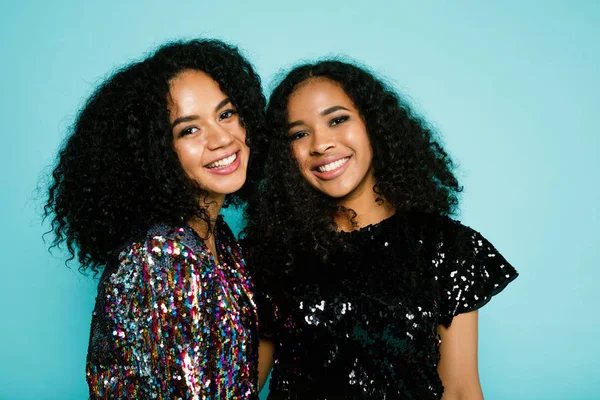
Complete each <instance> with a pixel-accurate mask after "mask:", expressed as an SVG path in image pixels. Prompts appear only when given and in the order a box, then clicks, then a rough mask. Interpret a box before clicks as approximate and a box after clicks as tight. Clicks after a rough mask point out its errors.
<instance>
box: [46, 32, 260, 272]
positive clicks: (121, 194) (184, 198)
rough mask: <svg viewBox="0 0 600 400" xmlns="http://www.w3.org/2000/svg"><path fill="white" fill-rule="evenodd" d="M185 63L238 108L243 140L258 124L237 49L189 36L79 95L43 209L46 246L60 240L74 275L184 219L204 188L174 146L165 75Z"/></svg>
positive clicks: (255, 80) (256, 98)
mask: <svg viewBox="0 0 600 400" xmlns="http://www.w3.org/2000/svg"><path fill="white" fill-rule="evenodd" d="M185 70H199V71H203V72H205V73H207V74H208V75H210V76H211V77H212V78H213V79H214V80H215V81H216V82H217V83H218V84H219V86H220V88H221V90H222V91H223V92H224V93H226V94H227V95H228V97H229V98H230V100H231V102H232V104H233V105H234V106H235V107H236V108H237V110H238V112H239V115H240V119H241V121H242V124H243V125H244V127H245V128H246V132H247V136H246V137H247V142H248V143H249V144H250V142H251V141H252V138H253V137H254V135H256V134H257V133H258V132H261V131H263V130H264V110H265V106H266V100H265V97H264V95H263V93H262V88H261V83H260V78H259V77H258V75H257V74H256V72H255V71H254V69H253V68H252V65H251V64H250V63H249V62H248V61H247V60H246V59H245V58H244V57H243V56H242V55H241V53H240V51H239V50H238V49H237V48H236V47H234V46H232V45H230V44H227V43H224V42H221V41H218V40H211V39H198V40H190V41H178V42H172V43H168V44H166V45H163V46H162V47H160V48H158V49H157V50H156V51H155V52H154V53H153V54H151V55H150V56H149V57H147V58H145V59H144V60H142V61H140V62H136V63H133V64H131V65H129V66H126V67H124V68H123V69H121V70H119V71H117V72H116V73H115V74H113V75H112V76H111V77H110V78H108V79H107V80H106V81H105V82H104V83H103V84H101V85H100V86H99V87H98V88H97V89H96V91H95V92H94V93H93V94H92V95H91V97H90V98H89V99H88V101H87V103H86V104H85V105H84V107H83V109H82V110H81V111H80V112H79V114H78V116H77V118H76V121H75V123H74V125H73V127H72V128H71V132H70V135H69V137H68V138H67V139H66V141H65V143H64V144H63V146H62V148H61V150H60V151H59V154H58V159H57V163H56V166H55V168H54V170H53V173H52V180H51V184H50V187H49V190H48V198H47V201H46V203H45V206H44V218H49V217H50V218H51V230H50V231H49V232H52V233H53V234H54V239H53V241H52V244H51V246H50V247H51V248H52V247H56V246H60V245H66V249H67V250H68V252H69V254H70V258H69V259H68V260H67V261H69V260H73V259H74V258H75V257H77V259H78V261H79V263H80V267H79V270H80V271H81V272H86V271H88V270H91V271H93V272H94V273H95V274H96V273H98V272H99V271H100V270H101V269H102V268H104V267H106V266H107V264H108V263H109V261H110V259H111V257H113V256H114V253H115V252H116V251H118V250H119V249H120V248H121V247H123V246H124V245H126V242H127V241H128V240H134V239H137V238H138V237H139V235H143V234H145V232H146V231H147V230H148V229H149V228H150V227H151V226H153V225H155V224H157V223H177V222H179V221H181V220H184V221H187V220H189V219H191V218H193V217H200V218H202V219H203V220H205V221H207V222H209V221H208V214H207V211H206V210H205V209H204V208H202V207H200V206H199V202H198V200H197V199H199V198H200V197H199V196H201V195H202V194H203V191H202V189H200V187H199V186H198V184H197V183H196V182H194V181H193V180H191V179H190V178H188V176H187V175H186V173H185V172H184V170H183V168H182V166H181V164H180V162H179V159H178V157H177V153H176V152H175V149H174V147H173V136H172V131H171V124H170V121H169V111H168V109H167V95H168V93H169V82H170V81H171V80H172V79H173V78H174V77H176V76H177V75H178V74H180V73H181V72H182V71H185ZM254 163H255V162H254V161H253V157H252V156H251V157H250V161H249V167H248V177H247V181H246V184H245V185H244V187H242V188H241V189H240V191H238V192H237V193H236V194H234V195H230V196H228V197H227V200H226V204H231V203H234V204H240V203H242V202H243V201H244V200H245V198H246V197H247V196H248V193H249V190H250V188H252V187H253V184H252V181H253V179H255V178H254V175H252V172H251V171H252V170H253V168H252V165H253V164H254Z"/></svg>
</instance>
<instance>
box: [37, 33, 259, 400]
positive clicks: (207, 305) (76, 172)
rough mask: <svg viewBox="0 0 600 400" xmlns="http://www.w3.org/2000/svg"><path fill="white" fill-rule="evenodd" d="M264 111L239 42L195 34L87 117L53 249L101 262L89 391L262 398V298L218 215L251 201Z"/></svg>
mask: <svg viewBox="0 0 600 400" xmlns="http://www.w3.org/2000/svg"><path fill="white" fill-rule="evenodd" d="M264 106H265V99H264V96H263V95H262V92H261V86H260V81H259V78H258V76H257V75H256V74H255V72H254V70H253V69H252V66H251V65H250V64H249V63H248V62H247V61H246V60H245V59H244V58H243V57H242V56H241V54H240V53H239V52H238V50H237V49H236V48H235V47H233V46H230V45H228V44H225V43H223V42H220V41H215V40H193V41H188V42H176V43H171V44H167V45H165V46H163V47H161V48H159V49H158V50H157V51H156V52H155V53H154V54H153V55H151V56H150V57H148V58H147V59H145V60H143V61H141V62H136V63H133V64H131V65H129V66H127V67H125V68H123V69H121V70H120V71H118V72H117V73H115V74H114V75H113V76H111V77H110V78H109V79H108V80H106V81H105V82H104V83H103V84H101V85H100V87H99V88H98V89H97V90H96V91H95V93H94V94H93V95H92V96H91V97H90V99H89V100H88V101H87V103H86V104H85V106H84V108H83V109H82V111H81V112H80V113H79V115H78V117H77V120H76V122H75V125H74V127H73V131H72V134H71V135H70V137H68V139H67V140H66V142H65V144H64V146H63V148H62V149H61V151H60V154H59V158H58V162H57V166H56V168H55V169H54V173H53V182H52V184H51V186H50V190H49V200H48V202H47V204H46V216H50V217H51V220H52V229H53V232H54V234H55V235H56V237H55V240H54V245H60V244H63V243H64V244H65V245H66V247H67V249H68V250H69V252H70V253H71V255H72V256H73V257H75V256H77V258H78V260H79V262H80V263H81V270H83V271H87V270H91V271H93V272H94V273H99V272H100V271H101V270H103V272H102V275H101V278H100V282H99V285H98V296H97V298H96V307H95V310H94V313H93V317H92V325H91V332H90V343H89V349H88V356H87V382H88V385H89V393H90V398H92V399H200V398H202V399H250V398H257V393H258V375H257V366H256V361H257V345H258V337H257V315H256V306H255V303H254V299H253V295H252V292H251V283H250V280H249V277H248V275H247V273H246V270H245V264H244V260H243V258H242V254H241V251H240V247H239V245H238V243H237V242H236V240H235V238H234V236H233V235H232V233H231V231H230V229H229V227H228V226H227V224H226V223H225V222H224V221H223V219H222V217H221V216H219V211H220V209H221V207H222V206H223V204H224V203H226V202H229V203H239V202H240V201H241V200H243V198H244V197H245V196H246V195H247V193H246V191H247V190H248V189H247V186H245V184H246V183H247V169H248V164H249V159H250V151H249V148H248V145H247V143H248V141H249V139H250V138H251V137H252V135H254V134H256V132H257V131H260V130H262V129H263V124H264ZM250 170H251V169H249V170H248V172H249V171H250ZM248 179H249V180H251V176H250V175H249V176H248Z"/></svg>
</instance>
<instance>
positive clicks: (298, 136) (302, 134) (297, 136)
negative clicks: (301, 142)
mask: <svg viewBox="0 0 600 400" xmlns="http://www.w3.org/2000/svg"><path fill="white" fill-rule="evenodd" d="M306 135H308V132H306V131H298V132H295V133H292V134H291V135H290V136H289V139H290V141H294V140H298V139H302V138H303V137H305V136H306Z"/></svg>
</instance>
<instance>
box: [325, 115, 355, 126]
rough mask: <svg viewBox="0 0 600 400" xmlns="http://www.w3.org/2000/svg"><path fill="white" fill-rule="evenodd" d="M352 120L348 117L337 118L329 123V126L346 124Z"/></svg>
mask: <svg viewBox="0 0 600 400" xmlns="http://www.w3.org/2000/svg"><path fill="white" fill-rule="evenodd" d="M349 119H350V117H349V116H347V115H342V116H341V117H335V118H334V119H332V120H331V121H330V122H329V126H336V125H339V124H341V123H342V122H346V121H348V120H349Z"/></svg>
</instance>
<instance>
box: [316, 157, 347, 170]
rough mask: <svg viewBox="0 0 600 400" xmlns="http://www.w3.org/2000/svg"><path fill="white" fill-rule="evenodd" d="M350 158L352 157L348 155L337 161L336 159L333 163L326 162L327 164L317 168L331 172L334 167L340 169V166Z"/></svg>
mask: <svg viewBox="0 0 600 400" xmlns="http://www.w3.org/2000/svg"><path fill="white" fill-rule="evenodd" d="M349 159H350V157H346V158H340V159H339V160H337V161H334V162H332V163H329V164H325V165H321V166H320V167H318V168H317V170H318V171H319V172H329V171H333V170H334V169H338V168H339V167H341V166H342V165H344V164H346V163H347V162H348V160H349Z"/></svg>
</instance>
